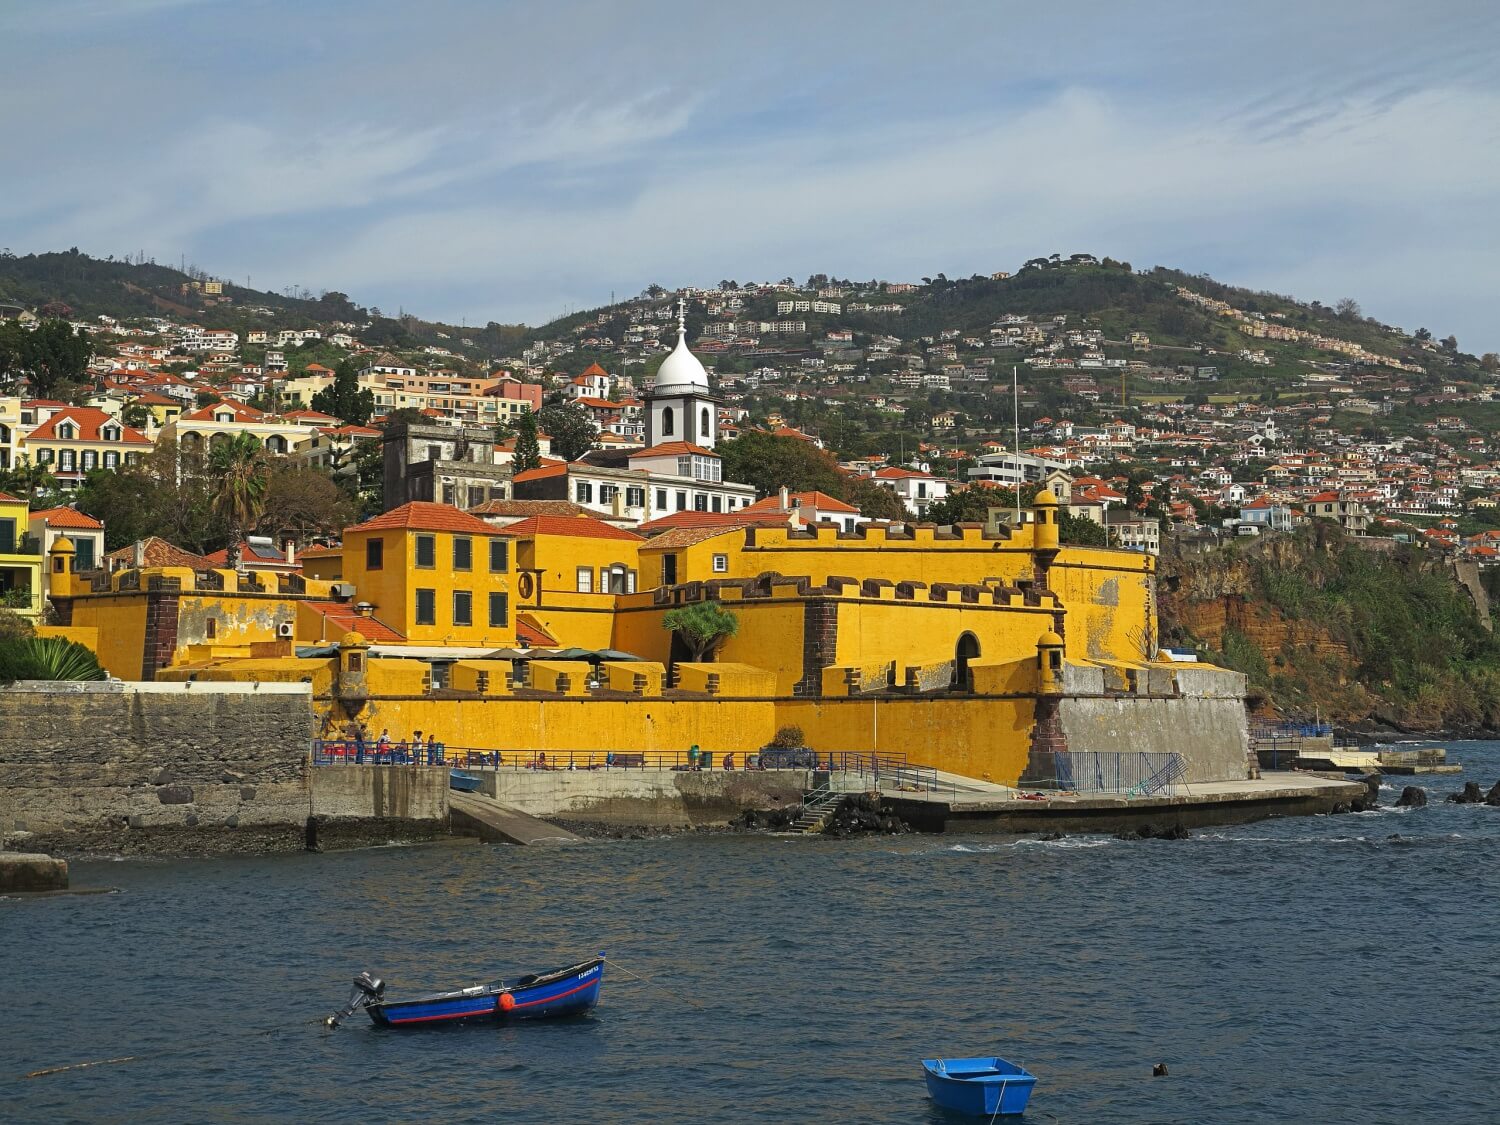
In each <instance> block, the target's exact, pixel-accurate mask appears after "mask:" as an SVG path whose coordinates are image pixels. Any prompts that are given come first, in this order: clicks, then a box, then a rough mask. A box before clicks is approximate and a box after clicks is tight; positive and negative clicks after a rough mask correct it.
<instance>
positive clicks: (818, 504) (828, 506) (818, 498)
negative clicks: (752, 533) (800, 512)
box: [741, 492, 859, 515]
mask: <svg viewBox="0 0 1500 1125" xmlns="http://www.w3.org/2000/svg"><path fill="white" fill-rule="evenodd" d="M787 499H788V501H789V502H790V503H791V504H792V506H793V507H796V508H815V509H817V510H818V511H820V512H850V513H852V514H854V515H859V509H858V508H856V507H855V506H854V505H853V504H845V503H844V502H843V501H842V500H838V499H835V498H834V497H832V496H830V495H828V493H826V492H793V493H790V494H789V495H788V497H787ZM782 510H783V509H782V507H781V497H780V496H767V497H766V498H765V499H764V500H757V501H756V502H755V503H754V504H751V505H750V506H749V507H748V508H742V509H741V511H747V512H764V511H782Z"/></svg>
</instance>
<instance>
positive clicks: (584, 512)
mask: <svg viewBox="0 0 1500 1125" xmlns="http://www.w3.org/2000/svg"><path fill="white" fill-rule="evenodd" d="M469 515H471V516H516V517H517V518H519V519H525V518H526V517H527V516H564V517H572V516H589V517H593V515H594V513H593V512H590V511H589V510H588V509H587V508H585V507H582V506H581V505H579V504H575V503H573V501H571V500H486V501H485V502H484V503H483V504H480V505H479V506H478V507H474V508H470V509H469Z"/></svg>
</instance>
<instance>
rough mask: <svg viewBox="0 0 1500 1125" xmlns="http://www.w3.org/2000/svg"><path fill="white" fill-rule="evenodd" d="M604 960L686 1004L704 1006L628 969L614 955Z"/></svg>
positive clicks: (700, 1007) (627, 974)
mask: <svg viewBox="0 0 1500 1125" xmlns="http://www.w3.org/2000/svg"><path fill="white" fill-rule="evenodd" d="M604 962H605V964H607V965H613V966H614V967H615V968H617V969H619V970H620V972H622V973H624V974H625V975H626V976H630V977H634V978H635V979H636V980H638V981H640V982H641V983H642V984H649V985H650V986H651V987H652V988H659V989H661V990H662V991H663V992H665V993H666V994H667V995H668V996H671V997H673V998H674V999H677V1000H681V1001H682V1002H683V1003H684V1004H691V1005H692V1006H693V1007H695V1008H697V1009H699V1010H700V1011H701V1010H702V1008H703V1005H702V1004H700V1003H698V1001H696V1000H691V999H689V998H688V997H686V996H684V995H682V994H681V993H680V992H673V991H672V990H671V989H670V988H668V987H667V986H666V985H664V984H657V983H656V982H655V981H654V980H652V979H651V978H650V977H643V976H641V975H640V973H636V972H632V971H631V970H629V969H627V968H626V967H625V966H624V965H622V964H620V962H618V961H616V960H615V959H614V958H613V957H606V958H604Z"/></svg>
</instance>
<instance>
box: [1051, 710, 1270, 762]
mask: <svg viewBox="0 0 1500 1125" xmlns="http://www.w3.org/2000/svg"><path fill="white" fill-rule="evenodd" d="M1059 718H1060V720H1061V722H1062V729H1063V733H1064V735H1065V736H1066V737H1067V740H1068V749H1069V750H1074V751H1077V750H1087V751H1101V750H1102V751H1112V752H1119V751H1146V752H1151V753H1161V752H1175V753H1178V754H1181V755H1182V760H1183V765H1184V767H1185V768H1186V771H1187V772H1186V774H1185V775H1184V780H1185V781H1187V782H1189V783H1191V782H1195V781H1237V780H1241V779H1244V778H1248V777H1249V776H1250V758H1249V739H1248V735H1247V732H1246V729H1245V705H1244V704H1243V703H1242V702H1241V701H1240V700H1238V699H1213V698H1203V697H1198V698H1194V697H1188V698H1182V699H1160V698H1152V697H1148V696H1114V697H1109V698H1096V699H1088V698H1073V699H1064V700H1063V701H1062V704H1061V706H1060V708H1059Z"/></svg>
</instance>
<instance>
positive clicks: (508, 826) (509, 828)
mask: <svg viewBox="0 0 1500 1125" xmlns="http://www.w3.org/2000/svg"><path fill="white" fill-rule="evenodd" d="M448 815H449V820H450V823H451V824H452V826H453V831H455V832H462V833H465V834H472V835H474V836H477V837H479V839H481V840H485V841H488V842H489V843H499V844H520V845H522V846H525V847H530V846H533V845H536V844H568V843H574V842H579V841H582V839H583V837H581V836H577V835H575V834H573V833H572V832H569V831H568V830H567V829H566V828H559V827H558V826H557V825H555V824H548V823H547V822H546V821H545V820H540V819H538V818H537V817H534V816H528V815H527V814H526V813H523V812H517V811H516V810H515V809H508V808H506V807H505V806H503V805H500V804H497V803H496V802H495V801H493V800H491V799H490V798H489V797H485V796H483V795H481V794H478V793H460V792H457V791H454V792H452V793H449V794H448Z"/></svg>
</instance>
